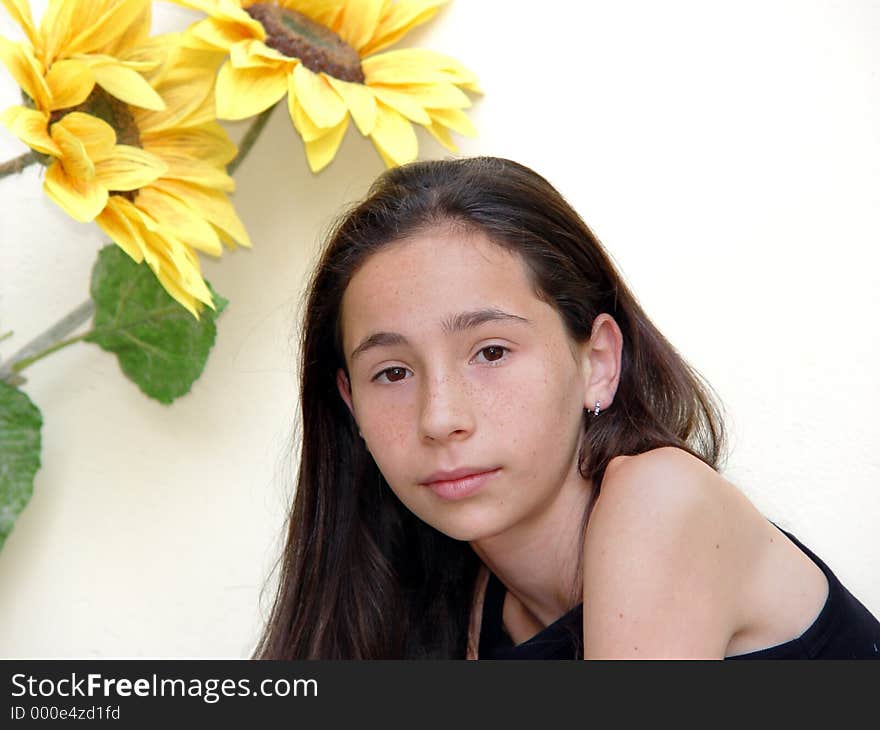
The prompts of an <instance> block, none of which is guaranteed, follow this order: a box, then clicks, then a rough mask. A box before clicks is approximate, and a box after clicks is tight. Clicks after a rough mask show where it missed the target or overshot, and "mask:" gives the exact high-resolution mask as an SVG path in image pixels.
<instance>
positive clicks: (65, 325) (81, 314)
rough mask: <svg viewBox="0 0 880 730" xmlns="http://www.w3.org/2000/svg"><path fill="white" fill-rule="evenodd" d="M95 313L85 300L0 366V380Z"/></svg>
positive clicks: (7, 376)
mask: <svg viewBox="0 0 880 730" xmlns="http://www.w3.org/2000/svg"><path fill="white" fill-rule="evenodd" d="M94 313H95V305H94V303H93V302H92V300H91V299H87V300H86V301H84V302H83V303H82V304H80V305H79V306H78V307H77V308H76V309H74V310H73V311H72V312H70V313H69V314H66V315H65V316H64V317H62V318H61V319H60V320H58V321H57V322H56V323H55V324H53V325H52V326H51V327H50V328H49V329H47V330H46V331H45V332H43V334H41V335H39V336H38V337H36V338H35V339H33V340H31V341H30V342H28V343H27V344H26V345H25V346H24V347H22V348H21V349H20V350H19V351H18V352H16V353H15V354H14V355H13V356H12V357H10V358H9V359H8V360H6V361H5V362H4V363H2V364H0V380H8V379H9V376H10V375H13V374H14V373H15V372H16V371H15V370H14V367H15V364H16V363H19V362H21V361H22V360H26V359H28V358H31V357H33V356H34V355H41V354H42V353H43V352H44V351H45V350H46V349H47V348H51V347H53V346H54V345H55V344H56V343H58V342H59V341H60V340H62V339H63V338H64V337H66V336H67V335H69V334H70V333H71V332H73V331H74V330H75V329H76V328H77V327H79V326H80V325H81V324H82V323H83V322H85V321H86V320H87V319H89V318H90V317H91V316H92V315H93V314H94Z"/></svg>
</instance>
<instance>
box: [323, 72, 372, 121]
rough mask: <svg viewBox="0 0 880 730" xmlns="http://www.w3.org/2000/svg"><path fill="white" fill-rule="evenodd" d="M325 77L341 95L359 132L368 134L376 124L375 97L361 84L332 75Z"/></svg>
mask: <svg viewBox="0 0 880 730" xmlns="http://www.w3.org/2000/svg"><path fill="white" fill-rule="evenodd" d="M326 78H327V81H328V82H329V83H330V86H332V87H333V88H334V89H336V93H337V94H339V96H341V97H342V100H343V101H344V102H345V104H346V106H347V107H348V110H349V111H350V112H351V116H352V117H353V118H354V123H355V124H357V128H358V129H359V130H360V133H361V134H363V135H364V136H369V134H370V133H371V132H372V131H373V127H375V126H376V97H375V96H373V94H372V92H371V91H370V90H369V89H368V88H367V87H366V86H364V85H363V84H355V83H350V82H348V81H342V80H340V79H335V78H333V77H332V76H327V77H326Z"/></svg>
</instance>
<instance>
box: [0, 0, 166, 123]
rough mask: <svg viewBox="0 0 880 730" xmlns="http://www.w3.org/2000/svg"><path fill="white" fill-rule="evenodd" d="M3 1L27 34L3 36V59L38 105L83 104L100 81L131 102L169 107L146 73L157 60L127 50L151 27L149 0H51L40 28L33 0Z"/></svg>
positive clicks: (50, 109) (0, 41)
mask: <svg viewBox="0 0 880 730" xmlns="http://www.w3.org/2000/svg"><path fill="white" fill-rule="evenodd" d="M0 2H2V3H3V5H4V6H5V7H6V10H7V11H8V12H9V14H10V15H11V16H12V19H13V20H14V21H15V22H16V23H18V25H19V26H21V29H22V30H23V31H24V34H25V36H26V37H27V41H26V42H23V43H14V42H12V41H9V40H7V39H5V38H3V37H2V36H0V60H2V61H3V62H4V63H5V65H6V67H7V68H8V69H9V71H10V73H11V74H12V76H13V78H15V80H16V82H17V83H18V85H19V86H20V87H21V89H22V91H24V93H25V94H27V95H28V97H29V98H30V99H31V100H32V103H33V105H34V106H35V107H36V108H37V109H40V110H42V111H48V112H53V111H55V110H57V109H65V108H68V107H72V106H76V105H77V104H81V103H82V102H83V101H85V99H86V97H88V95H89V94H90V93H91V91H92V89H93V87H94V86H95V84H96V83H97V84H99V85H100V86H101V87H102V88H103V89H104V90H105V91H107V92H108V93H110V94H112V95H113V96H115V97H116V98H117V99H120V100H122V101H124V102H126V103H127V104H135V105H137V106H140V107H143V108H145V109H156V110H159V109H164V108H165V104H164V103H163V101H162V99H161V98H160V97H159V96H158V95H157V94H156V92H155V91H154V90H153V88H152V87H151V86H150V84H149V83H147V81H146V79H144V77H143V76H142V75H141V73H140V72H141V71H144V70H148V69H150V68H153V67H154V66H155V65H156V64H155V62H153V61H152V60H150V59H135V58H129V57H128V56H127V54H128V51H129V50H130V49H132V48H134V47H136V46H137V45H139V44H140V43H142V42H143V41H144V40H146V38H147V35H148V33H149V28H150V10H151V6H150V2H149V0H91V1H88V0H50V2H49V5H48V7H47V8H46V12H45V13H44V14H43V17H42V19H41V21H40V26H39V28H37V26H36V25H35V24H34V20H33V17H32V16H31V9H30V5H29V4H28V2H27V0H0Z"/></svg>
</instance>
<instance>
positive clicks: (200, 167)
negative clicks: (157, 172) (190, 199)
mask: <svg viewBox="0 0 880 730" xmlns="http://www.w3.org/2000/svg"><path fill="white" fill-rule="evenodd" d="M164 162H165V163H167V165H168V172H166V173H165V175H164V177H167V178H169V179H171V180H186V181H187V182H191V183H195V184H196V185H204V186H205V187H206V188H214V189H215V190H223V191H225V192H227V193H231V192H232V191H233V190H235V180H233V179H232V178H231V177H230V176H229V175H227V174H226V173H225V172H223V170H218V169H217V168H216V167H211V166H210V165H206V164H204V163H203V162H200V161H199V160H192V159H176V158H166V159H165V160H164Z"/></svg>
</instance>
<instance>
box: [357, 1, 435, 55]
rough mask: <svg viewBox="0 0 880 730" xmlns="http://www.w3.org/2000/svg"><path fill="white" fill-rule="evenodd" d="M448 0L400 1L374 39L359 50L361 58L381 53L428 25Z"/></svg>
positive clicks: (378, 29)
mask: <svg viewBox="0 0 880 730" xmlns="http://www.w3.org/2000/svg"><path fill="white" fill-rule="evenodd" d="M447 1H448V0H399V1H398V2H396V3H394V4H393V5H391V6H390V8H389V11H388V13H386V14H385V16H384V17H383V18H382V21H381V22H380V23H379V27H378V28H377V29H376V33H375V34H374V36H373V39H372V40H371V41H370V42H369V43H368V44H367V45H366V46H364V47H363V48H361V49H359V50H360V54H361V56H368V55H370V54H371V53H376V51H381V50H382V49H383V48H387V47H388V46H390V45H392V44H393V43H397V41H399V40H400V39H401V38H403V36H405V35H406V34H407V33H409V31H410V30H412V29H413V28H415V27H416V26H417V25H421V24H422V23H426V22H427V21H429V20H430V19H431V18H433V17H434V16H435V15H436V14H437V10H439V8H440V6H441V5H445V4H446V3H447Z"/></svg>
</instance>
